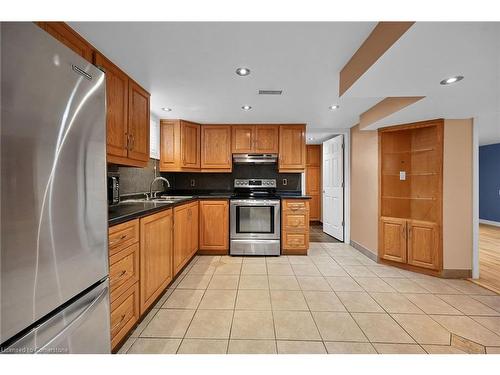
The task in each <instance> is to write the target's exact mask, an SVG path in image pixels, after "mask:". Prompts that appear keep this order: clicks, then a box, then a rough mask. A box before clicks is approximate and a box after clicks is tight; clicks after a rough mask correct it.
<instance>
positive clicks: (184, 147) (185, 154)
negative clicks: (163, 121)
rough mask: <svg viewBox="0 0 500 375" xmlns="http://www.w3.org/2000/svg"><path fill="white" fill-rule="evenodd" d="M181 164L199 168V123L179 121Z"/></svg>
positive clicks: (186, 166) (185, 166)
mask: <svg viewBox="0 0 500 375" xmlns="http://www.w3.org/2000/svg"><path fill="white" fill-rule="evenodd" d="M181 155H182V158H181V166H182V167H184V168H200V125H199V124H195V123H193V122H188V121H181Z"/></svg>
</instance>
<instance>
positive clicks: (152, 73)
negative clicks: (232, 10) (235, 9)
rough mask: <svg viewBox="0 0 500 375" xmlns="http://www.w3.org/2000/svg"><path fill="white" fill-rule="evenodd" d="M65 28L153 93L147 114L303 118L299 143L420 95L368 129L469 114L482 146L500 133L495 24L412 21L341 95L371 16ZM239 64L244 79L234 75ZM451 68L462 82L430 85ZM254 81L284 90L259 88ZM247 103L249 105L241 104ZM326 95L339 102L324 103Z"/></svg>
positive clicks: (224, 119) (211, 119)
mask: <svg viewBox="0 0 500 375" xmlns="http://www.w3.org/2000/svg"><path fill="white" fill-rule="evenodd" d="M70 25H71V26H72V27H73V28H75V30H77V31H78V32H79V33H80V34H81V35H82V36H84V37H85V38H86V39H88V40H89V41H90V42H91V43H92V44H93V45H94V46H95V47H96V48H97V49H99V50H100V51H102V52H103V53H104V54H105V55H106V56H107V57H109V58H110V59H111V60H112V61H114V62H115V63H116V64H117V65H119V66H120V67H121V68H122V69H123V70H124V71H126V72H127V73H128V74H129V75H130V76H131V77H133V78H134V79H135V80H137V81H138V82H139V83H140V84H141V85H142V86H144V87H145V88H146V89H147V90H148V91H150V92H151V110H152V113H153V114H155V115H156V116H158V117H160V118H184V119H188V120H193V121H198V122H201V123H286V122H294V123H298V122H305V123H307V124H308V137H311V136H312V137H314V140H313V141H308V143H317V142H320V141H322V140H323V139H326V138H329V137H330V136H331V135H332V134H334V133H335V132H336V129H342V128H349V127H351V126H353V125H355V124H356V123H357V121H358V116H359V114H360V113H362V112H364V111H365V110H367V109H369V108H370V107H371V106H373V105H374V104H375V103H377V102H378V101H380V100H381V99H382V98H384V97H386V96H420V95H425V96H426V98H425V99H423V100H421V101H419V102H417V103H416V104H414V105H412V106H409V107H407V108H405V109H404V110H402V111H400V112H397V113H396V114H393V115H391V116H389V117H387V118H385V119H383V120H381V121H379V122H377V123H375V124H374V125H373V127H374V128H377V127H379V126H386V125H391V124H397V123H404V122H412V121H419V120H424V119H430V118H437V117H445V118H467V117H474V118H475V121H476V123H478V125H479V130H480V132H479V135H480V143H481V144H488V143H495V142H500V121H499V120H500V112H499V111H500V96H499V92H500V64H499V62H500V53H499V52H500V43H499V42H500V41H499V36H500V23H446V22H438V23H426V22H419V23H416V24H415V25H414V26H412V27H411V28H410V30H409V31H408V32H407V33H406V34H405V35H403V37H402V38H401V39H400V40H399V41H398V42H396V44H395V45H394V46H393V47H392V48H391V49H390V50H389V51H387V52H386V53H385V54H384V55H383V56H382V57H381V58H380V59H379V60H378V61H377V62H376V63H375V64H374V65H373V66H372V67H371V68H370V69H369V70H368V71H367V72H366V73H365V74H364V75H363V76H362V77H361V78H360V80H358V81H357V82H356V83H355V84H354V85H353V87H351V88H350V89H349V90H348V91H347V92H346V94H344V96H343V97H342V98H341V99H339V98H338V78H339V72H340V70H341V69H342V67H343V66H344V65H345V63H346V62H347V61H348V60H349V59H350V57H351V56H352V54H353V53H354V52H355V51H356V50H357V49H358V48H359V46H360V45H361V43H362V42H363V41H364V40H365V39H366V37H367V36H368V35H369V33H370V32H371V30H372V29H373V27H374V26H375V23H374V22H328V23H318V22H317V23H305V22H302V23H299V22H296V23H279V22H273V23H260V22H247V23H219V22H213V23H207V22H204V23H186V22H178V23H172V22H149V23H148V22H136V23H130V22H118V23H117V22H72V23H70ZM242 66H244V67H248V68H250V69H251V71H252V73H251V75H250V76H248V77H243V78H242V77H238V76H237V75H236V74H235V73H234V71H235V69H236V68H237V67H242ZM457 74H461V75H464V76H465V79H464V80H463V81H461V82H460V83H458V84H456V85H451V86H446V87H444V86H440V85H439V81H441V79H443V78H446V77H448V76H451V75H457ZM259 89H282V90H283V95H282V96H264V97H263V96H259V95H257V91H258V90H259ZM245 104H248V105H251V106H252V107H253V109H252V110H251V111H248V112H244V111H242V110H241V106H242V105H245ZM331 104H340V109H338V110H336V111H330V110H329V109H328V106H329V105H331ZM162 107H170V108H172V112H168V113H167V112H164V111H162V110H161V108H162Z"/></svg>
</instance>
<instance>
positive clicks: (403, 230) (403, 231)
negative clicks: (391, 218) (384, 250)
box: [401, 225, 406, 238]
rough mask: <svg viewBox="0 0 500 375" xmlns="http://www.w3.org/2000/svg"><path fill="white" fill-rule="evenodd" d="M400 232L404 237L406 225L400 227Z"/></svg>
mask: <svg viewBox="0 0 500 375" xmlns="http://www.w3.org/2000/svg"><path fill="white" fill-rule="evenodd" d="M401 234H402V235H403V237H404V238H406V225H405V226H404V227H402V228H401Z"/></svg>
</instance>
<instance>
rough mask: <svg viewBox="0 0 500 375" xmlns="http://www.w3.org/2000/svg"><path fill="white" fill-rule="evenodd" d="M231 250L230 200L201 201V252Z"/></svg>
mask: <svg viewBox="0 0 500 375" xmlns="http://www.w3.org/2000/svg"><path fill="white" fill-rule="evenodd" d="M228 251H229V201H228V200H213V199H210V200H202V201H200V247H199V249H198V253H199V254H227V253H228Z"/></svg>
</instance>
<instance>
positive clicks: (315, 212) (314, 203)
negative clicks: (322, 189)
mask: <svg viewBox="0 0 500 375" xmlns="http://www.w3.org/2000/svg"><path fill="white" fill-rule="evenodd" d="M320 203H321V199H320V196H319V195H311V199H310V201H309V211H310V213H309V220H311V221H313V220H314V221H319V220H321V209H320V207H321V205H320Z"/></svg>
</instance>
